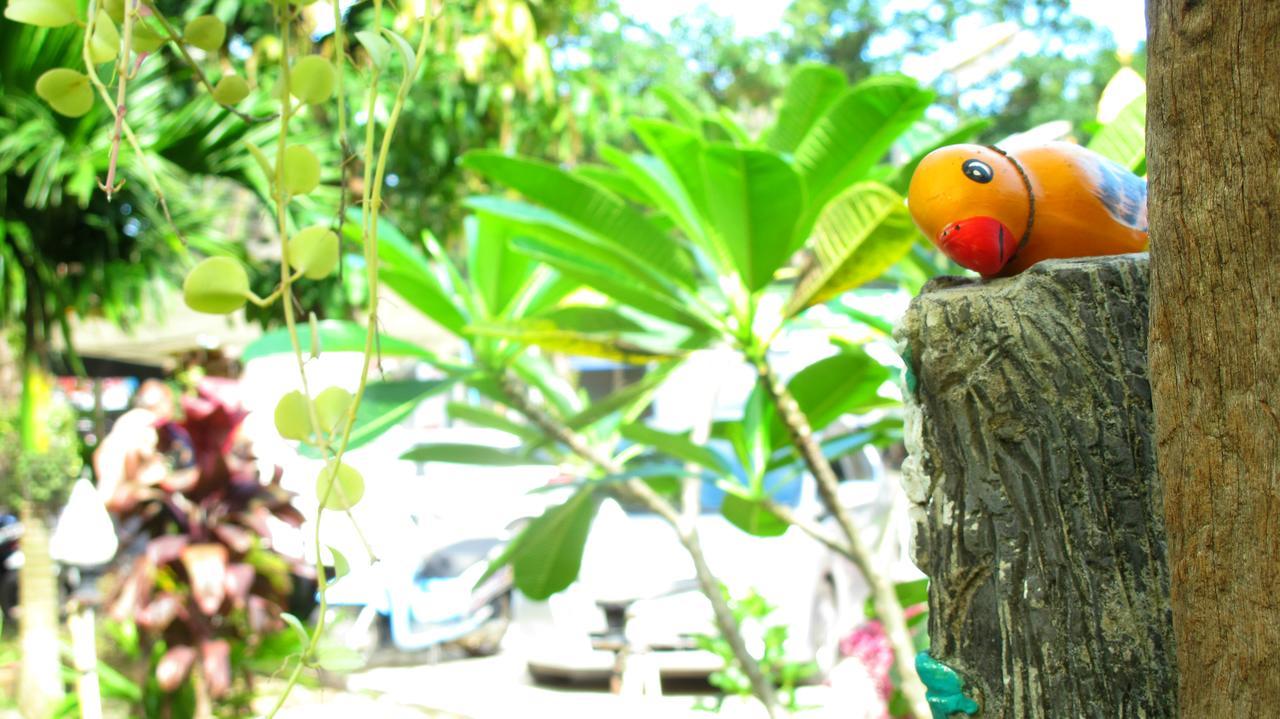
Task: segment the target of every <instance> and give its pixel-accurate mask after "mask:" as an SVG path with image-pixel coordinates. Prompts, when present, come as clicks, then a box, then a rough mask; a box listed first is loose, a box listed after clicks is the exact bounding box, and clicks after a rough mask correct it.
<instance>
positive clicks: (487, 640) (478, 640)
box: [458, 593, 511, 657]
mask: <svg viewBox="0 0 1280 719" xmlns="http://www.w3.org/2000/svg"><path fill="white" fill-rule="evenodd" d="M490 606H491V607H492V608H493V616H492V617H490V618H489V621H487V622H485V623H484V624H482V625H481V626H480V628H479V629H477V630H475V631H474V632H472V633H470V634H468V635H467V636H465V637H463V638H462V639H459V640H458V645H459V646H461V647H462V651H464V652H466V653H467V656H472V657H490V656H493V655H494V654H497V653H498V650H499V649H501V648H502V638H503V637H504V636H506V634H507V627H509V626H511V594H510V593H507V594H504V595H502V596H501V597H498V598H497V599H495V600H493V603H492V604H490Z"/></svg>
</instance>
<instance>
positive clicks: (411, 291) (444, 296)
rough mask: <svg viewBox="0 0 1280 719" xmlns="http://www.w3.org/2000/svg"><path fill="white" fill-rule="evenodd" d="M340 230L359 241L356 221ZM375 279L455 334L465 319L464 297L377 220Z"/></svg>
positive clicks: (387, 225)
mask: <svg viewBox="0 0 1280 719" xmlns="http://www.w3.org/2000/svg"><path fill="white" fill-rule="evenodd" d="M343 233H344V234H345V235H346V236H347V237H348V238H352V237H353V235H354V239H355V241H357V242H359V241H360V234H359V233H360V230H359V225H358V223H356V224H353V223H346V224H344V225H343ZM378 261H379V265H378V279H379V280H381V281H382V283H383V284H385V285H386V286H387V287H389V288H391V290H392V291H393V292H395V293H396V294H398V295H400V297H402V298H403V299H404V300H405V301H406V302H408V303H409V304H411V305H413V306H414V307H415V308H416V309H417V310H418V311H419V312H422V313H423V314H424V315H426V316H427V317H429V318H430V319H432V320H433V321H435V322H436V323H437V324H439V325H440V326H441V327H443V328H445V329H446V330H448V331H449V332H451V333H453V334H454V335H456V336H461V335H462V328H463V327H465V326H466V324H467V321H468V312H467V309H466V305H465V304H464V300H463V298H461V297H459V296H458V294H457V292H455V291H453V290H452V289H451V288H448V287H446V286H445V284H444V283H443V282H442V281H441V278H440V277H439V276H438V275H437V274H436V271H435V269H434V268H433V267H432V266H431V262H430V261H428V260H427V257H426V255H424V254H423V253H422V250H421V249H419V248H418V247H416V246H414V245H413V244H412V243H410V242H409V239H408V238H407V237H405V236H404V235H402V234H400V232H399V231H398V230H396V229H395V227H394V226H392V225H391V223H390V222H386V221H382V222H379V223H378Z"/></svg>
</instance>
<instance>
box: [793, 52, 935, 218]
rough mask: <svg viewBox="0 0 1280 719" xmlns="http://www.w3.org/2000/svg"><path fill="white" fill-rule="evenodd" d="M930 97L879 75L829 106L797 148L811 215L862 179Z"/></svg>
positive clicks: (909, 83) (916, 87) (914, 85)
mask: <svg viewBox="0 0 1280 719" xmlns="http://www.w3.org/2000/svg"><path fill="white" fill-rule="evenodd" d="M933 97H934V96H933V93H932V92H930V91H928V90H925V89H922V88H921V87H920V86H919V85H918V84H917V83H916V82H915V81H914V80H912V79H910V78H907V77H903V76H877V77H872V78H868V79H866V80H863V81H862V82H860V83H858V84H857V85H855V86H854V87H853V88H852V89H851V90H849V91H848V92H847V93H846V94H845V95H844V96H842V97H841V98H840V99H839V100H837V101H836V102H835V103H834V104H832V106H831V108H830V109H829V110H828V111H827V112H826V114H824V115H823V116H822V117H821V118H819V119H818V121H817V122H816V123H814V125H813V127H812V129H810V130H809V132H808V134H806V135H805V137H804V140H803V141H802V142H801V143H800V144H799V145H798V146H797V147H796V150H795V162H796V166H797V168H798V169H799V170H800V174H801V175H802V176H803V177H804V180H805V187H806V189H807V191H808V207H809V216H810V217H811V218H816V217H817V215H818V213H819V212H820V211H821V210H822V208H823V207H825V206H826V204H827V202H828V201H830V200H831V198H833V197H835V196H836V195H838V194H840V193H841V192H842V191H844V189H845V188H846V187H848V186H849V185H851V184H852V183H854V182H856V181H858V180H860V179H862V178H863V177H864V176H865V175H866V173H867V171H868V170H870V169H871V167H872V165H874V164H875V163H877V162H879V161H880V159H881V158H882V157H884V155H885V153H887V152H888V151H889V148H890V147H891V146H892V145H893V143H894V141H895V140H897V138H898V136H899V135H901V134H902V133H903V132H904V131H905V130H906V129H907V128H909V127H911V124H912V123H914V122H915V121H916V120H918V119H919V118H920V117H921V116H922V115H923V114H924V111H925V109H926V108H928V107H929V104H930V103H931V102H933ZM803 224H804V225H807V224H808V222H805V223H803Z"/></svg>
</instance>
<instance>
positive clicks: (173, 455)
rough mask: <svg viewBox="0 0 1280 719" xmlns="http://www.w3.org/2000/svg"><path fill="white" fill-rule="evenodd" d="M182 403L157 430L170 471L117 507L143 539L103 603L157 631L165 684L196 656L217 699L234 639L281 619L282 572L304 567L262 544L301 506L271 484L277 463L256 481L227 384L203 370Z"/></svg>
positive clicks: (173, 682)
mask: <svg viewBox="0 0 1280 719" xmlns="http://www.w3.org/2000/svg"><path fill="white" fill-rule="evenodd" d="M182 410H183V411H182V419H181V420H180V421H176V422H167V423H165V424H163V425H160V426H159V427H157V428H156V430H157V435H158V440H159V441H158V443H157V450H158V451H159V452H161V453H163V454H164V455H165V456H166V457H167V458H168V465H169V467H170V471H169V472H167V473H165V476H164V477H163V478H161V479H159V480H158V481H157V482H156V483H155V484H154V485H151V486H143V487H138V488H136V489H135V491H134V492H133V493H132V496H131V497H130V499H129V500H128V501H126V502H125V506H124V507H123V508H122V511H121V513H120V514H121V516H120V519H121V521H122V523H123V524H124V526H126V527H132V528H133V529H132V534H133V537H134V545H135V546H144V547H145V549H143V550H142V551H141V553H140V554H139V555H138V556H137V557H136V559H134V561H133V564H132V566H131V568H130V569H129V570H128V573H127V575H126V576H125V578H124V581H123V582H122V583H121V585H120V588H119V590H118V592H117V593H116V595H115V597H114V600H113V602H112V607H111V613H112V616H113V617H114V618H116V619H118V620H122V621H123V620H127V619H132V620H133V621H135V622H136V623H137V625H138V627H139V628H140V629H141V630H143V632H144V633H146V634H147V635H149V636H151V637H152V638H154V639H162V640H163V641H164V643H165V646H166V647H167V651H166V652H165V653H164V655H163V656H162V657H161V658H160V660H159V663H158V665H157V666H156V680H157V682H158V683H159V685H160V687H161V688H162V689H164V690H165V691H173V690H175V689H177V688H178V687H180V686H181V685H182V683H183V682H184V681H186V679H187V678H188V677H189V676H190V675H191V672H192V669H193V667H196V666H198V667H199V671H200V674H201V676H202V677H203V679H204V681H203V682H200V683H197V685H196V688H197V692H198V693H203V692H206V691H207V692H208V697H210V698H215V699H216V698H220V697H223V696H225V695H226V694H227V693H228V692H229V691H230V690H231V685H232V680H233V670H232V666H231V656H232V646H233V644H235V643H237V642H244V643H245V644H246V645H247V646H249V647H252V646H253V645H254V644H255V643H256V642H257V641H258V639H259V638H260V637H262V636H264V635H265V634H266V633H269V632H272V631H275V630H277V629H280V628H282V626H283V622H282V621H281V619H280V614H281V612H282V611H283V608H284V607H285V606H287V601H288V597H289V592H290V589H291V582H292V576H291V575H294V574H296V575H300V576H307V574H308V572H309V571H310V570H309V568H308V567H307V566H306V564H305V563H303V562H300V561H296V560H293V559H289V558H287V557H284V556H282V555H280V554H278V553H276V552H275V551H274V550H273V549H272V547H271V542H270V537H271V526H270V525H271V522H270V520H271V519H272V518H273V517H274V518H276V519H278V520H281V521H283V522H285V523H286V524H288V525H290V526H293V527H297V526H299V525H300V524H301V523H302V515H301V514H300V513H299V512H298V511H297V510H296V509H295V508H294V507H293V506H292V504H291V500H292V497H293V494H292V493H291V492H288V491H286V490H285V489H283V488H282V487H281V486H280V477H281V474H282V471H281V469H280V468H279V467H276V468H275V471H274V474H273V476H272V478H271V480H270V481H268V482H265V483H264V482H262V481H261V480H260V479H259V476H258V468H257V465H256V464H255V462H254V458H253V456H252V454H251V452H250V448H249V445H248V443H247V442H246V441H244V440H243V439H242V438H241V437H240V436H239V435H238V432H237V430H238V429H239V427H240V424H241V422H242V421H243V419H244V417H245V414H246V413H245V412H244V410H243V409H242V406H241V404H240V402H239V399H238V393H237V388H236V385H235V383H234V382H233V381H231V380H222V379H214V378H206V379H204V380H202V381H201V383H200V385H199V387H198V388H197V392H196V395H195V396H187V397H183V398H182ZM126 541H127V542H128V540H126ZM125 546H129V544H128V543H126V544H125ZM244 677H245V679H246V681H248V679H249V677H248V674H247V672H245V673H244ZM198 703H199V702H198Z"/></svg>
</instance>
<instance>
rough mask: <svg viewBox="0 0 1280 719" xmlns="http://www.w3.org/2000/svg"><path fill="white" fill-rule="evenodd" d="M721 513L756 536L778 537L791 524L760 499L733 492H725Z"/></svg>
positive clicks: (784, 532) (732, 522) (731, 522)
mask: <svg viewBox="0 0 1280 719" xmlns="http://www.w3.org/2000/svg"><path fill="white" fill-rule="evenodd" d="M721 484H722V485H723V484H727V483H721ZM720 513H721V514H722V515H724V518H725V519H727V520H729V523H730V524H732V525H733V526H735V527H737V528H738V529H741V530H742V531H744V532H746V533H747V534H750V535H753V536H756V537H778V536H781V535H783V534H786V532H787V527H789V526H790V525H789V524H787V523H786V522H784V521H783V520H782V519H780V518H779V517H778V515H776V514H774V513H773V512H770V511H769V510H768V509H767V508H766V507H765V506H764V503H763V502H761V501H760V500H759V499H750V498H747V497H741V496H739V495H737V494H734V493H732V492H725V495H724V500H723V503H722V504H721V505H720Z"/></svg>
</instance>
